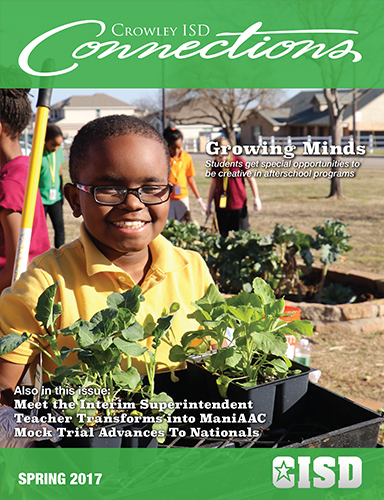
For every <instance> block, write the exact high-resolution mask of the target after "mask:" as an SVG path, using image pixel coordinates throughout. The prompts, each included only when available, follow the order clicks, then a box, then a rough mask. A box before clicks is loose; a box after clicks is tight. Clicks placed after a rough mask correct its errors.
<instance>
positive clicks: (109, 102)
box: [51, 93, 135, 109]
mask: <svg viewBox="0 0 384 500" xmlns="http://www.w3.org/2000/svg"><path fill="white" fill-rule="evenodd" d="M103 107H105V108H127V107H128V108H135V106H133V105H132V104H128V103H127V102H124V101H121V100H120V99H116V98H115V97H111V96H109V95H107V94H103V93H100V94H93V95H73V96H72V97H69V98H68V99H64V100H63V101H60V102H58V103H56V104H54V105H53V106H52V107H51V109H61V108H103Z"/></svg>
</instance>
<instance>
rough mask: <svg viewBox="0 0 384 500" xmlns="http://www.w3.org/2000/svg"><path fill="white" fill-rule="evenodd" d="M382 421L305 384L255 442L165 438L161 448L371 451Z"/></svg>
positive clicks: (238, 439) (349, 401)
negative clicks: (279, 418)
mask: <svg viewBox="0 0 384 500" xmlns="http://www.w3.org/2000/svg"><path fill="white" fill-rule="evenodd" d="M383 420H384V419H383V418H382V416H381V415H380V414H378V413H376V412H374V411H372V410H369V409H368V408H365V407H363V406H361V405H359V404H357V403H354V402H353V401H351V400H349V399H347V398H344V397H343V396H340V395H338V394H336V393H334V392H332V391H330V390H328V389H325V388H324V387H321V386H318V385H315V384H312V383H309V384H308V390H307V393H306V394H305V396H304V397H303V398H302V399H301V400H300V401H299V402H297V403H296V404H295V405H293V407H292V408H290V410H289V411H288V412H286V413H285V414H284V418H283V419H282V421H281V422H280V423H278V424H273V425H271V427H270V428H268V429H264V430H262V432H261V435H260V437H259V438H251V439H240V438H231V439H222V438H220V439H212V438H207V439H198V438H191V437H186V438H175V439H171V438H168V439H167V441H166V442H165V444H164V445H161V447H164V446H165V447H168V448H175V447H176V448H193V447H202V448H227V447H231V448H232V447H233V448H375V447H376V446H377V437H378V433H379V428H380V424H381V423H382V422H383ZM185 429H186V430H187V436H188V429H187V428H185Z"/></svg>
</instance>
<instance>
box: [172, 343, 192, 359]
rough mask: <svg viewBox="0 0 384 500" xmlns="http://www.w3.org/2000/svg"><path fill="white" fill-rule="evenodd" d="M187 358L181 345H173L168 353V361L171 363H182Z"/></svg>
mask: <svg viewBox="0 0 384 500" xmlns="http://www.w3.org/2000/svg"><path fill="white" fill-rule="evenodd" d="M188 356H189V355H188V354H187V353H186V352H185V351H184V349H183V348H182V347H181V345H174V346H173V347H172V348H171V350H170V351H169V359H170V360H171V361H172V362H173V363H182V362H183V361H186V360H187V359H188Z"/></svg>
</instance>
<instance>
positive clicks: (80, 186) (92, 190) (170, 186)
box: [73, 182, 173, 207]
mask: <svg viewBox="0 0 384 500" xmlns="http://www.w3.org/2000/svg"><path fill="white" fill-rule="evenodd" d="M73 185H74V186H76V187H77V188H78V189H80V191H84V192H85V193H89V194H91V195H92V196H93V199H94V200H95V202H96V203H98V204H99V205H106V206H110V207H112V206H115V205H121V204H122V203H124V202H125V200H126V199H127V196H128V194H129V193H132V194H134V195H135V196H136V198H138V199H139V200H140V202H141V203H143V205H161V204H163V203H166V202H167V201H168V200H169V198H170V196H171V193H172V191H173V184H171V183H170V182H168V184H158V185H156V186H151V185H150V184H148V185H144V186H140V187H138V188H126V187H125V186H86V185H85V184H80V183H79V182H74V183H73ZM144 187H163V188H168V196H167V199H166V200H162V201H158V202H151V201H149V202H148V201H143V200H142V199H141V193H140V189H143V188H144ZM98 188H109V189H111V188H116V189H119V190H121V191H122V190H126V192H125V197H124V199H123V200H122V201H119V202H118V203H104V202H102V201H99V200H97V199H96V196H95V190H96V189H98Z"/></svg>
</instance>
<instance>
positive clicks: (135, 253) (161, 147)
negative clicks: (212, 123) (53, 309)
mask: <svg viewBox="0 0 384 500" xmlns="http://www.w3.org/2000/svg"><path fill="white" fill-rule="evenodd" d="M69 169H70V176H71V180H72V184H66V185H65V188H64V192H65V196H66V198H67V200H68V202H69V204H70V205H71V208H72V211H73V215H74V217H80V216H82V217H83V224H82V227H81V235H80V238H79V239H78V240H75V241H74V242H72V243H69V244H67V245H64V246H62V247H61V248H60V249H51V250H49V251H48V252H46V253H45V254H43V255H41V256H39V257H38V258H36V259H34V261H33V262H32V263H31V264H30V266H29V268H28V270H27V271H26V272H25V273H23V275H22V276H21V277H20V279H19V280H18V281H17V282H16V283H15V284H14V285H13V286H12V287H11V288H8V289H6V290H5V291H4V293H3V294H2V296H1V299H0V336H3V335H6V334H8V333H12V332H17V333H20V334H21V333H23V332H28V333H32V334H33V338H32V340H34V341H38V342H41V343H42V344H44V347H47V345H46V344H45V343H44V339H41V338H39V334H42V333H44V332H42V330H41V327H40V325H39V323H38V322H37V321H36V320H35V318H34V315H35V308H36V304H37V299H38V297H39V296H40V294H41V293H42V292H43V290H45V289H46V288H47V287H48V286H50V285H51V284H53V283H55V282H56V281H59V282H60V285H59V287H58V289H57V292H56V301H60V302H61V303H62V307H63V314H62V316H61V317H60V318H59V324H58V325H57V327H58V328H64V327H66V326H68V325H70V324H71V323H73V322H74V321H76V320H77V319H78V318H80V317H81V318H83V319H84V320H89V319H90V318H91V317H92V316H93V315H94V314H95V312H97V311H99V310H100V309H103V308H105V307H106V298H107V297H108V295H110V294H111V293H113V292H120V293H121V292H123V291H125V290H127V289H130V288H132V287H133V286H134V285H135V284H138V285H140V286H141V288H142V291H143V295H144V297H145V302H143V304H142V306H141V308H140V316H139V320H142V319H144V317H145V316H146V314H148V313H151V314H152V315H153V316H154V317H159V316H160V315H161V311H162V309H163V308H164V307H169V306H170V304H171V303H172V302H174V301H175V302H179V303H180V306H181V307H180V310H179V311H178V313H177V315H176V318H175V320H174V322H173V325H172V330H173V332H174V334H175V336H176V339H179V338H180V337H181V335H182V334H183V333H184V332H185V331H187V330H188V329H192V328H196V324H194V320H190V319H188V318H187V314H188V313H189V312H191V311H192V309H193V307H192V305H191V302H192V301H194V300H196V299H198V298H199V297H201V296H202V295H203V294H204V293H205V290H206V289H207V287H208V285H209V284H210V283H211V282H212V278H211V276H210V274H209V271H208V268H207V267H206V265H205V263H204V261H203V260H202V258H201V257H200V256H199V255H198V254H197V253H194V252H190V251H185V250H181V249H178V248H175V247H173V246H172V245H171V244H170V243H169V242H168V241H167V240H166V239H165V238H164V237H163V236H161V235H160V233H161V231H162V229H163V228H164V225H165V223H166V220H167V214H168V210H169V197H170V193H171V191H172V185H170V184H169V183H168V177H169V153H168V147H167V145H166V143H165V142H164V140H163V138H162V137H161V135H160V134H158V132H157V131H156V130H155V129H154V128H153V127H151V126H150V125H149V124H147V123H146V122H143V121H142V120H139V119H138V118H135V117H131V116H126V115H114V116H107V117H103V118H98V119H96V120H94V121H92V122H90V123H88V124H87V125H85V126H84V127H83V128H82V129H81V130H80V131H79V133H78V134H77V136H76V137H75V139H74V141H73V144H72V146H71V151H70V159H69ZM69 340H70V338H69V337H65V345H67V347H69V348H71V347H72V346H71V345H69V342H68V341H69ZM60 342H61V343H60V344H59V349H60V348H61V347H62V345H64V343H63V342H64V339H61V341H60ZM47 350H48V351H49V348H48V349H47ZM38 352H39V349H37V348H35V347H34V346H33V345H31V344H30V343H29V342H24V343H23V344H22V345H21V346H20V347H19V348H18V349H16V350H15V351H13V352H11V353H9V354H7V355H5V356H3V358H0V390H1V391H2V392H1V399H0V402H1V403H5V404H6V403H7V402H8V403H9V401H11V398H12V393H13V391H14V389H15V387H16V385H17V384H18V382H19V380H20V378H21V377H22V375H23V373H24V372H25V367H26V366H28V365H31V364H32V366H33V363H34V362H35V361H36V354H37V353H38ZM168 352H169V347H168V346H166V345H163V346H161V347H160V348H159V350H158V356H157V359H158V365H157V368H158V370H160V371H161V370H167V369H169V368H170V367H172V366H171V362H170V361H169V360H168ZM74 362H76V358H73V357H72V358H71V356H69V357H68V358H67V360H66V364H69V365H72V364H73V363H74ZM43 365H44V367H46V369H47V370H49V369H50V368H51V367H50V366H49V361H48V360H47V359H45V358H44V361H43ZM136 366H137V368H138V369H139V371H141V373H144V372H145V370H144V367H143V366H141V365H140V362H139V361H138V360H137V363H136Z"/></svg>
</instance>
